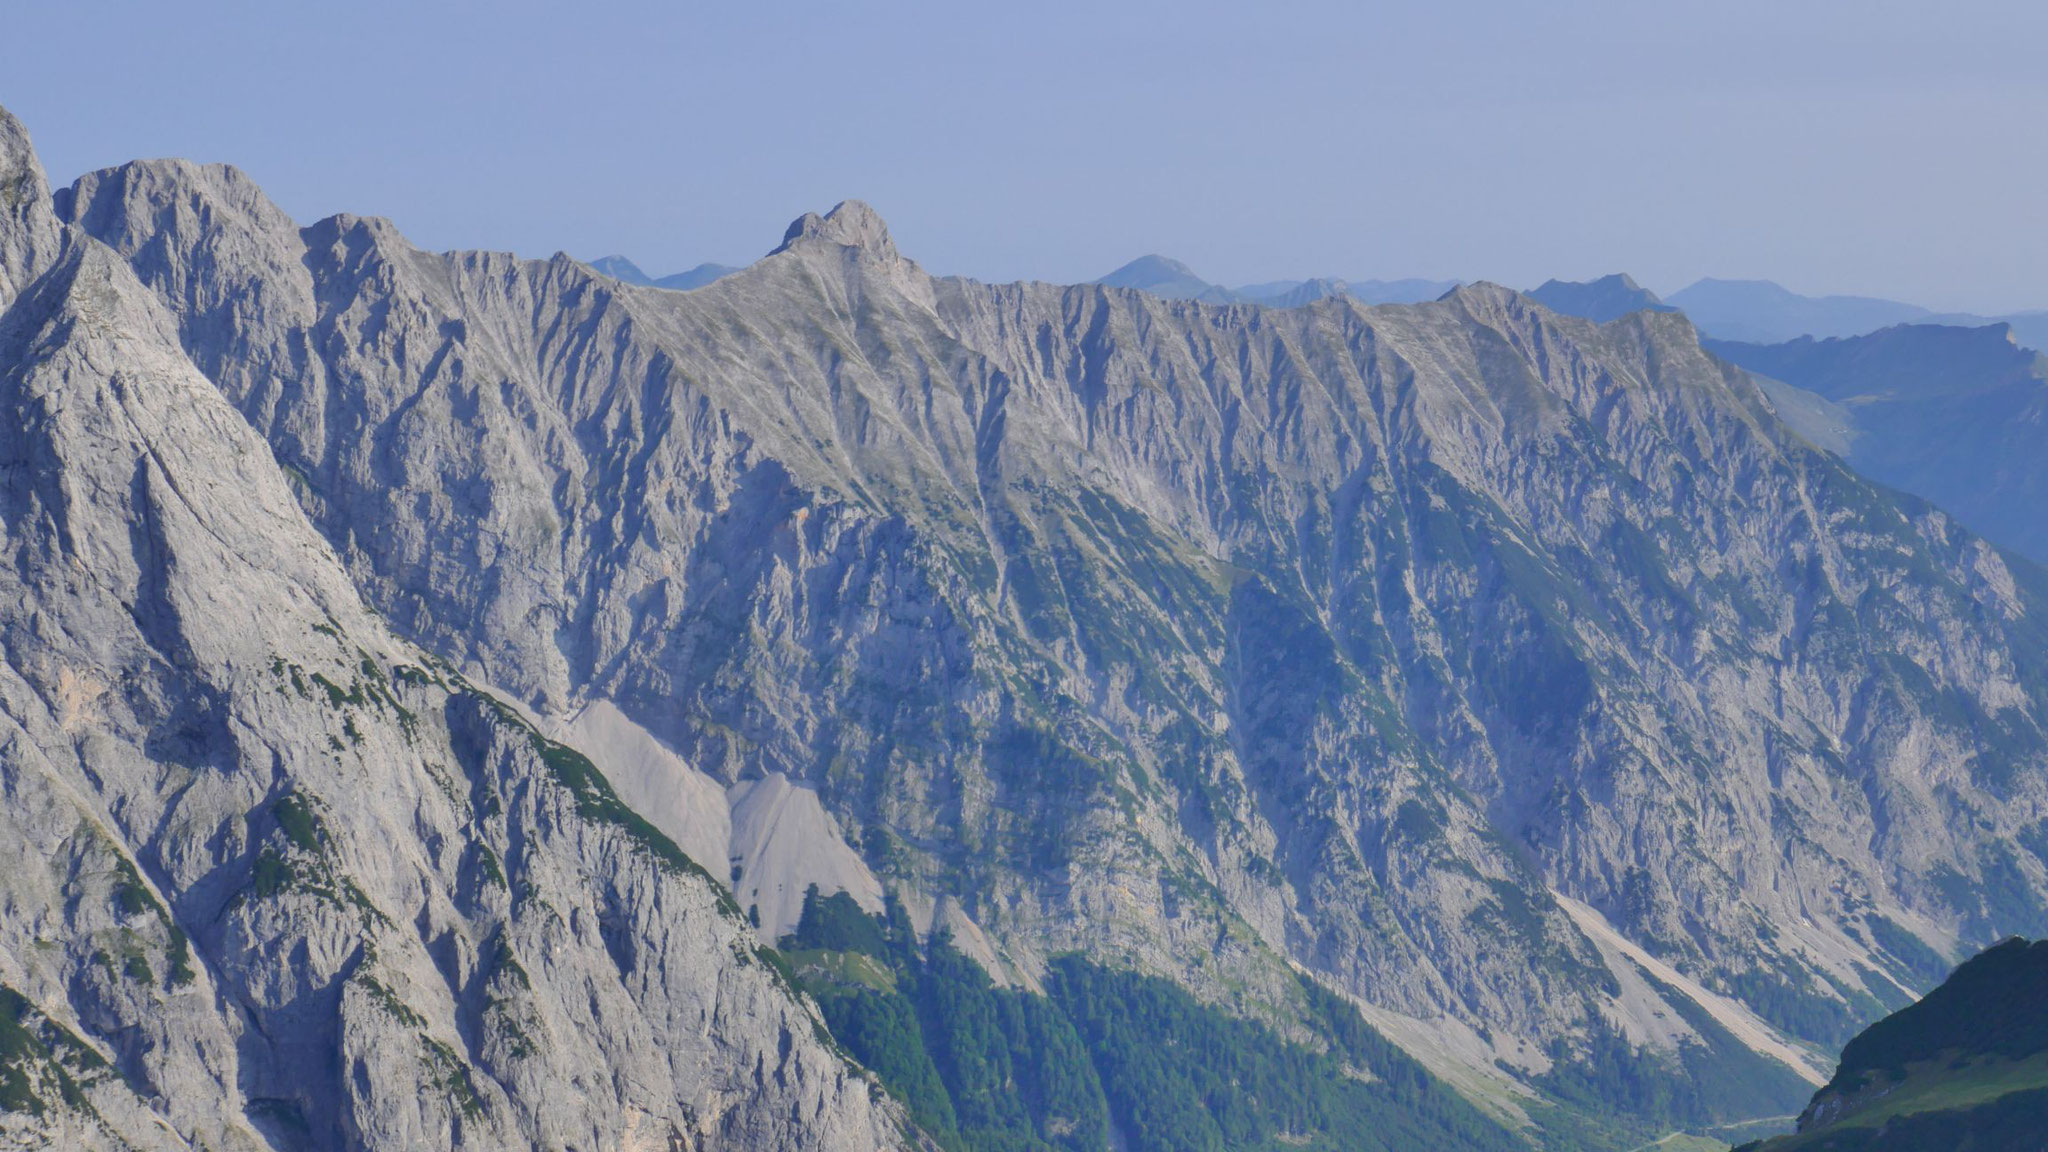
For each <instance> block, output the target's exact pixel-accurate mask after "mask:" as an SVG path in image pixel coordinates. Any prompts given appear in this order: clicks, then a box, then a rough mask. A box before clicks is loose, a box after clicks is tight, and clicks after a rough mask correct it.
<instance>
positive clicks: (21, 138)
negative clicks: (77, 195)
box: [0, 108, 62, 307]
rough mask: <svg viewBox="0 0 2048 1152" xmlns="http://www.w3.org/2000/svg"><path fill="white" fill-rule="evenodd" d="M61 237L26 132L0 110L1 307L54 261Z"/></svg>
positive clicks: (18, 122) (39, 167)
mask: <svg viewBox="0 0 2048 1152" xmlns="http://www.w3.org/2000/svg"><path fill="white" fill-rule="evenodd" d="M61 237H62V233H61V232H60V231H59V229H58V226H57V216H56V211H55V209H54V208H52V207H51V204H50V183H49V180H48V179H47V178H45V177H44V175H43V166H42V164H41V163H40V162H39V161H38V160H37V159H36V150H35V145H33V144H32V143H30V142H29V138H28V129H26V128H23V127H22V126H21V121H19V120H16V119H15V118H14V114H13V113H11V112H9V111H7V109H5V108H0V307H4V306H6V304H7V302H8V301H10V300H12V299H14V297H15V294H16V293H18V292H20V291H21V290H22V288H23V287H25V286H26V285H27V284H28V282H29V280H31V279H33V278H34V277H35V274H36V273H37V271H39V270H40V269H41V268H43V267H44V266H45V265H47V264H48V263H49V262H50V261H51V260H52V259H54V258H55V257H56V255H57V248H58V246H59V242H60V240H61Z"/></svg>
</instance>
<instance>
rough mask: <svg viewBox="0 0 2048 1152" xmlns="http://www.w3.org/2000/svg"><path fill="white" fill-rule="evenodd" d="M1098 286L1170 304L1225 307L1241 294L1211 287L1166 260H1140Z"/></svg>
mask: <svg viewBox="0 0 2048 1152" xmlns="http://www.w3.org/2000/svg"><path fill="white" fill-rule="evenodd" d="M1096 283H1097V284H1105V285H1108V286H1109V287H1112V288H1136V289H1137V290H1138V291H1140V292H1150V293H1151V294H1152V295H1154V296H1163V297H1165V298H1167V299H1168V300H1200V301H1203V302H1204V303H1212V304H1224V303H1229V302H1230V301H1233V300H1235V299H1237V294H1236V293H1235V292H1232V291H1231V290H1230V289H1228V288H1225V287H1223V286H1221V285H1218V284H1211V283H1209V282H1208V281H1207V280H1204V279H1202V278H1201V277H1200V276H1197V275H1195V270H1194V269H1192V268H1190V267H1188V266H1187V265H1185V264H1183V263H1181V262H1180V261H1178V260H1174V259H1171V258H1169V257H1166V256H1160V255H1156V254H1155V255H1151V256H1140V257H1138V258H1137V259H1136V260H1133V261H1131V262H1130V263H1129V264H1126V265H1124V266H1123V267H1121V268H1119V269H1117V270H1116V271H1114V272H1111V273H1110V274H1109V275H1107V276H1104V277H1103V278H1102V279H1100V280H1097V281H1096Z"/></svg>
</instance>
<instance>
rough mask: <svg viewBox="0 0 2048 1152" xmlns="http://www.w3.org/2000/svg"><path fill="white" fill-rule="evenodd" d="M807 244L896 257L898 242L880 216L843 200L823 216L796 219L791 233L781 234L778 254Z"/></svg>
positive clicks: (813, 213) (857, 203)
mask: <svg viewBox="0 0 2048 1152" xmlns="http://www.w3.org/2000/svg"><path fill="white" fill-rule="evenodd" d="M807 241H809V242H816V243H823V244H837V245H840V246H842V247H847V248H858V249H860V250H861V251H863V252H868V253H871V254H873V255H876V256H895V255H896V254H897V253H896V242H895V241H894V240H892V239H890V237H889V226H888V225H887V224H885V223H883V221H882V216H881V213H879V212H876V211H875V210H874V209H873V208H870V207H869V206H868V205H867V204H866V203H864V202H862V201H859V200H841V201H840V202H839V204H838V205H837V206H836V207H834V208H833V209H832V210H831V211H830V212H827V213H825V214H824V215H823V216H820V215H818V214H817V213H816V212H806V213H804V214H803V215H802V216H799V217H797V218H796V220H795V221H794V222H793V223H791V224H790V226H789V231H787V232H785V233H783V234H782V244H781V246H780V247H778V248H776V249H775V251H776V252H787V251H789V250H790V249H792V248H794V247H796V246H797V245H799V244H802V243H805V242H807ZM772 254H773V253H771V255H772Z"/></svg>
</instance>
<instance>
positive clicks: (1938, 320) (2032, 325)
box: [1529, 274, 2048, 350]
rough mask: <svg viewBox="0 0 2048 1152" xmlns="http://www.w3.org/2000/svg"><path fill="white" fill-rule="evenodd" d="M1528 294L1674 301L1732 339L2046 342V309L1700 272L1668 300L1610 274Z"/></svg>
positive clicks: (1602, 301) (1557, 302)
mask: <svg viewBox="0 0 2048 1152" xmlns="http://www.w3.org/2000/svg"><path fill="white" fill-rule="evenodd" d="M1529 296H1530V298H1531V299H1534V300H1540V301H1542V302H1543V304H1544V305H1545V306H1546V307H1549V308H1552V309H1555V310H1556V311H1559V312H1564V313H1567V314H1569V315H1573V316H1584V317H1587V318H1588V319H1594V320H1601V321H1603V322H1604V321H1606V320H1612V319H1615V318H1616V317H1619V316H1622V315H1625V314H1626V313H1628V312H1632V311H1635V310H1637V309H1641V308H1649V309H1653V310H1665V309H1676V310H1678V311H1682V312H1684V313H1685V314H1686V316H1687V317H1689V318H1690V319H1691V320H1692V322H1693V323H1694V324H1696V325H1698V326H1699V329H1700V331H1701V332H1703V333H1705V334H1706V335H1708V336H1711V337H1714V338H1715V339H1718V340H1724V341H1730V342H1738V343H1751V344H1777V343H1783V342H1786V341H1791V340H1798V339H1801V338H1811V339H1822V340H1825V339H1842V338H1848V337H1853V336H1864V335H1869V334H1870V333H1873V332H1876V331H1878V330H1879V329H1882V328H1891V327H1896V326H1899V325H1902V324H1911V325H1939V326H1944V327H1954V328H1985V327H2004V328H2005V329H2007V330H2009V331H2010V332H2011V333H2012V335H2013V339H2015V340H2016V341H2018V342H2019V343H2020V344H2022V345H2024V346H2026V347H2028V348H2032V349H2037V350H2043V349H2048V311H2034V312H2015V313H2011V314H2009V315H2003V316H1977V315H1973V314H1970V313H1966V312H1936V311H1934V310H1933V309H1931V308H1922V307H1920V306H1918V305H1915V304H1902V303H1900V302H1898V301H1896V300H1880V299H1876V298H1874V297H1868V296H1802V295H1800V294H1798V293H1796V292H1793V291H1790V290H1789V289H1786V288H1783V287H1780V286H1779V285H1777V284H1773V283H1771V282H1770V281H1768V280H1713V279H1706V280H1700V281H1697V282H1695V283H1693V284H1692V285H1690V286H1689V287H1686V288H1683V289H1681V290H1679V291H1678V292H1675V293H1673V294H1672V295H1671V297H1670V298H1669V299H1668V300H1667V299H1664V298H1661V297H1659V296H1658V295H1657V294H1656V293H1654V292H1651V291H1650V290H1649V289H1647V288H1643V287H1641V286H1640V285H1638V284H1637V283H1636V282H1635V281H1634V280H1633V279H1630V278H1629V277H1628V276H1626V275H1620V274H1616V275H1610V276H1604V277H1601V278H1600V279H1598V280H1590V281H1568V280H1550V281H1546V282H1545V283H1544V284H1543V285H1542V286H1541V287H1539V288H1536V289H1534V290H1532V291H1531V292H1530V293H1529Z"/></svg>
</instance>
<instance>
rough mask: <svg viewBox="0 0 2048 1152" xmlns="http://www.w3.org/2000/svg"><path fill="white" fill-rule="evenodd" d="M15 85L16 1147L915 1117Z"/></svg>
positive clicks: (3, 583) (1, 155) (694, 1135)
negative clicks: (350, 485)
mask: <svg viewBox="0 0 2048 1152" xmlns="http://www.w3.org/2000/svg"><path fill="white" fill-rule="evenodd" d="M42 180H43V178H42V174H41V171H40V169H39V168H38V166H37V165H36V162H35V159H34V156H33V154H32V153H31V152H30V150H29V145H28V141H27V138H26V135H25V134H24V133H23V132H22V131H21V129H20V127H19V125H18V124H16V123H15V122H14V121H13V120H12V118H11V117H8V116H6V115H5V114H4V113H0V187H4V188H5V189H7V190H8V201H7V208H8V218H7V219H5V220H4V221H0V404H4V406H5V410H6V412H7V414H8V415H7V419H6V420H5V422H4V424H5V427H4V430H0V555H4V556H5V557H6V560H5V562H4V563H0V601H4V602H0V653H4V660H0V786H4V789H5V794H6V797H7V803H6V804H5V805H4V806H0V844H4V845H5V846H6V850H7V851H8V852H9V853H10V854H11V855H12V856H13V857H14V858H15V859H16V861H17V865H16V866H11V867H10V868H8V869H7V870H6V871H5V874H4V878H0V907H4V909H5V912H4V914H0V986H4V987H0V1009H4V1011H0V1017H4V1019H0V1033H5V1035H4V1037H0V1039H4V1040H5V1043H4V1044H0V1094H4V1096H5V1100H4V1102H0V1103H4V1108H0V1140H4V1141H6V1142H8V1143H10V1145H11V1146H21V1147H49V1146H61V1147H66V1148H79V1149H90V1148H110V1149H111V1148H162V1149H187V1148H206V1149H223V1150H225V1149H265V1148H281V1147H289V1148H308V1149H326V1148H343V1147H348V1148H401V1147H402V1148H435V1147H441V1148H452V1147H492V1148H506V1147H566V1146H581V1147H609V1148H621V1149H628V1148H647V1149H657V1148H658V1149H679V1148H703V1147H733V1146H745V1147H762V1148H769V1147H781V1148H799V1147H801V1148H814V1147H838V1148H844V1149H848V1150H852V1149H869V1148H876V1147H888V1146H901V1145H903V1144H905V1143H907V1142H908V1140H907V1138H906V1137H904V1136H903V1135H902V1127H903V1124H904V1120H903V1117H902V1115H901V1113H900V1112H899V1111H896V1110H894V1109H892V1107H891V1106H889V1105H888V1104H886V1103H885V1102H882V1101H880V1100H879V1099H878V1098H877V1097H878V1094H877V1093H876V1091H875V1090H874V1089H873V1087H872V1085H871V1084H870V1082H869V1081H868V1079H867V1078H866V1077H864V1076H863V1075H862V1074H861V1073H860V1072H859V1071H858V1070H856V1069H854V1068H852V1067H850V1066H849V1065H848V1064H847V1063H846V1062H845V1060H844V1059H843V1057H842V1056H841V1055H839V1054H838V1053H836V1052H835V1051H834V1050H833V1049H832V1048H831V1047H830V1046H829V1042H828V1041H826V1040H823V1039H821V1038H820V1033H821V1027H820V1025H819V1024H818V1022H817V1018H816V1016H815V1014H814V1009H812V1008H811V1007H809V1006H808V1005H807V1004H806V1003H805V1002H804V1001H802V1000H801V998H799V997H798V996H797V995H796V994H795V993H794V990H793V989H791V988H790V987H789V986H788V985H787V983H786V982H784V981H783V980H782V978H781V977H779V976H778V975H777V972H776V970H775V968H774V967H773V966H772V965H770V964H769V963H767V962H766V961H764V959H763V958H762V953H761V951H760V945H759V943H758V942H757V941H756V939H755V937H754V935H753V933H752V932H751V930H750V929H749V928H748V926H747V925H746V924H745V923H744V921H743V917H742V915H741V913H740V911H739V910H738V909H737V908H735V907H734V906H733V904H732V901H731V898H730V897H729V896H728V895H727V894H726V893H725V892H724V890H723V889H722V888H721V887H720V886H719V884H718V883H716V882H714V881H713V880H712V879H711V878H710V877H709V876H708V875H707V874H706V873H705V872H704V871H703V870H702V869H700V868H698V867H697V866H696V865H695V864H694V862H692V861H691V860H689V859H688V858H687V857H686V856H684V855H683V854H682V853H681V852H679V851H678V850H677V849H676V847H675V846H674V844H673V843H672V842H671V841H670V840H669V839H668V838H667V837H665V836H663V835H661V834H660V833H659V832H657V831H655V830H654V829H653V828H651V827H650V826H648V825H647V824H646V822H645V821H643V820H641V819H639V818H638V817H637V815H635V814H634V813H632V812H631V810H630V809H627V808H626V807H625V806H624V805H622V804H621V803H620V802H619V801H618V799H617V798H616V796H615V794H614V793H613V792H612V791H611V789H610V787H609V785H608V784H607V782H606V781H605V779H604V777H603V776H602V774H601V773H600V772H599V771H598V770H597V769H596V768H595V766H594V765H592V763H591V762H590V761H589V760H588V759H586V758H585V757H583V756H582V755H581V754H579V753H577V752H575V751H573V750H571V749H569V748H567V747H565V746H562V745H560V744H557V743H555V742H553V741H550V740H548V739H546V738H544V737H542V736H541V735H540V734H539V733H538V732H537V731H536V730H535V729H534V728H533V727H532V725H531V724H530V723H529V722H528V721H527V720H526V719H525V718H524V717H523V716H522V715H521V713H520V712H519V710H518V709H517V708H515V707H513V706H512V705H510V704H507V703H505V702H503V701H502V700H500V699H499V698H498V697H496V696H494V695H493V694H492V693H491V692H488V691H486V690H484V689H482V688H479V687H477V686H476V685H475V684H474V682H472V681H470V680H468V679H466V678H464V677H463V676H461V675H460V674H458V673H456V672H455V671H454V670H453V669H452V668H450V667H449V666H447V665H446V664H444V663H442V662H441V661H439V660H438V659H437V658H435V657H433V656H431V655H430V654H427V653H423V652H421V651H420V650H419V649H418V648H417V647H415V646H414V645H412V644H410V643H408V642H406V641H404V640H401V639H399V638H397V637H395V636H394V635H392V633H391V631H390V629H389V628H388V626H387V625H386V624H385V623H384V622H383V621H382V620H380V619H379V618H378V617H377V616H376V614H375V613H374V612H373V611H371V610H370V609H369V608H367V607H366V606H365V605H364V604H363V603H362V602H361V600H360V598H359V597H358V595H357V593H356V591H355V589H354V587H353V586H352V585H351V583H350V581H349V578H348V576H347V575H346V573H345V571H344V570H343V568H342V566H341V564H340V563H339V562H338V561H337V560H336V559H335V558H334V555H333V552H332V550H331V549H330V548H329V546H328V545H327V543H326V542H325V541H324V540H323V539H322V538H321V537H320V536H319V534H318V533H317V532H316V531H315V530H314V529H313V528H312V526H311V525H310V524H309V523H308V521H307V520H306V518H305V515H304V513H303V512H301V511H300V508H299V505H298V503H297V501H296V500H295V499H294V497H293V495H292V492H291V486H292V483H293V481H292V480H291V479H290V478H288V474H287V473H286V471H285V470H284V469H283V468H281V467H280V466H279V465H278V463H277V461H276V459H275V458H274V456H273V455H272V453H271V451H270V449H269V448H268V446H267V445H266V444H264V442H263V441H262V440H261V438H260V437H258V436H257V435H256V434H255V432H254V431H253V430H252V429H251V428H250V426H249V425H248V423H247V422H246V421H245V420H244V419H243V418H242V416H241V415H240V414H239V413H237V412H236V411H235V410H234V409H233V408H232V407H231V406H229V405H228V403H227V402H226V400H225V398H224V397H223V395H222V393H221V392H220V390H219V389H218V388H217V387H216V386H215V385H214V384H213V383H212V382H210V381H209V380H208V379H207V378H206V377H205V376H203V375H202V374H201V373H200V372H199V371H198V370H197V369H196V368H194V367H193V366H192V364H191V362H190V361H189V360H188V359H187V358H186V356H185V353H184V352H183V350H182V349H181V348H180V346H179V341H178V325H177V321H176V320H175V318H174V317H173V315H172V314H171V313H170V312H169V311H168V310H166V309H165V308H164V306H163V305H162V304H161V303H160V302H159V301H158V299H157V298H156V297H155V296H154V295H153V294H152V293H151V292H150V291H149V290H147V289H145V288H144V287H143V286H142V284H141V283H140V282H139V281H137V280H136V278H135V276H134V273H133V272H132V271H131V270H130V268H129V265H128V264H127V263H126V262H125V261H124V260H122V259H121V258H119V257H118V256H116V255H115V254H114V253H113V252H112V251H111V250H110V249H108V248H106V247H105V246H103V245H101V244H99V243H98V242H97V241H94V240H92V239H90V238H89V237H87V236H86V235H84V234H83V233H82V232H80V231H78V230H77V229H75V228H73V227H70V226H69V225H65V224H61V223H60V222H59V221H58V220H57V219H56V217H55V215H54V214H53V212H52V207H51V205H52V201H51V198H50V196H49V194H48V190H47V188H46V187H44V186H43V183H42Z"/></svg>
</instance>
